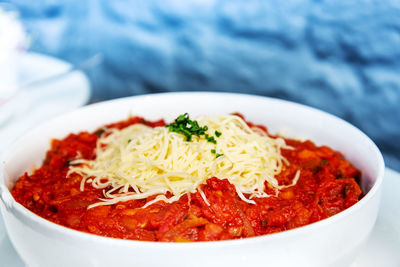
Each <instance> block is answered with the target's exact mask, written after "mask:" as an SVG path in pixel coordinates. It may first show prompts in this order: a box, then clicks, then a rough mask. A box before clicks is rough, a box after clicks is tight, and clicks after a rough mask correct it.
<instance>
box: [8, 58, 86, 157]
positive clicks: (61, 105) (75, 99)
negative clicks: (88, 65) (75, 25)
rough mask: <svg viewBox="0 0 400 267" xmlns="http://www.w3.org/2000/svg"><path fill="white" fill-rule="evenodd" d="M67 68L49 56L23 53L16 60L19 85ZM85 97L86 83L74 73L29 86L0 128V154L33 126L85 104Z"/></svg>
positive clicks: (66, 64) (79, 75)
mask: <svg viewBox="0 0 400 267" xmlns="http://www.w3.org/2000/svg"><path fill="white" fill-rule="evenodd" d="M70 67H71V65H70V64H69V63H67V62H65V61H62V60H59V59H56V58H53V57H49V56H45V55H41V54H37V53H26V54H23V55H22V56H21V58H20V67H19V70H18V72H19V73H18V76H19V84H26V83H28V82H30V81H37V80H40V79H42V78H45V77H49V76H51V75H55V74H58V73H62V72H64V71H66V70H68V69H69V68H70ZM32 89H33V90H32ZM89 96H90V84H89V80H88V79H87V77H86V75H85V74H84V73H83V72H81V71H74V72H72V73H70V74H68V75H66V76H64V77H62V78H60V79H57V80H53V81H51V82H49V83H46V84H42V85H40V87H36V88H35V87H33V86H32V87H30V88H29V90H27V91H26V94H25V95H24V98H23V99H22V97H20V98H21V99H20V101H18V102H17V103H18V106H17V110H18V111H19V112H18V113H17V114H16V115H14V116H13V117H12V118H10V120H9V121H8V122H7V123H6V124H4V125H0V140H1V141H0V151H3V150H4V148H5V147H6V146H8V145H9V144H10V143H12V141H14V140H15V139H16V138H17V137H18V136H20V135H21V134H23V133H24V132H26V131H27V130H29V129H30V128H32V127H34V126H35V125H36V124H38V123H40V122H42V121H44V120H47V119H50V118H51V117H54V116H56V115H59V114H61V113H64V112H67V111H70V110H72V109H75V108H77V107H80V106H82V105H84V104H86V103H87V101H88V99H89ZM27 103H28V104H29V103H31V104H29V105H26V104H27ZM0 153H1V152H0Z"/></svg>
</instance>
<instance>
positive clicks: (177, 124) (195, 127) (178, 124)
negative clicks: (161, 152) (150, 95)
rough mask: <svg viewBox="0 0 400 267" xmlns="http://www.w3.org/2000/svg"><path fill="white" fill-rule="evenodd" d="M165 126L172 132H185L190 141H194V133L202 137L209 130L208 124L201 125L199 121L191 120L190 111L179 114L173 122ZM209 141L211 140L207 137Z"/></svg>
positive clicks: (187, 139)
mask: <svg viewBox="0 0 400 267" xmlns="http://www.w3.org/2000/svg"><path fill="white" fill-rule="evenodd" d="M165 127H168V128H169V131H170V132H176V133H180V134H183V135H184V136H186V141H188V142H190V141H192V136H193V135H195V136H197V137H200V136H201V135H205V132H206V131H207V130H208V127H207V126H203V127H201V126H199V123H198V122H197V121H195V120H191V119H190V118H189V114H188V113H185V114H182V115H179V116H178V118H176V119H175V121H174V122H173V123H171V124H168V125H166V126H165ZM207 136H208V135H207ZM207 141H209V140H208V139H207Z"/></svg>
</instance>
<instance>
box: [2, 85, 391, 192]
mask: <svg viewBox="0 0 400 267" xmlns="http://www.w3.org/2000/svg"><path fill="white" fill-rule="evenodd" d="M185 112H188V113H189V114H190V116H192V117H196V116H200V115H220V114H229V113H232V112H239V113H242V114H243V115H244V116H245V117H246V119H247V120H249V121H251V122H254V123H257V124H262V125H265V126H267V127H268V129H269V130H270V132H271V133H282V134H283V135H284V136H287V137H293V138H300V139H310V140H312V141H314V142H315V143H316V144H318V145H322V144H324V145H328V146H330V147H332V148H333V149H335V150H338V151H340V152H342V153H343V154H344V155H345V157H346V158H347V159H348V160H349V161H350V162H352V163H353V164H354V165H355V166H356V167H357V168H359V169H361V170H362V185H361V186H362V189H363V190H364V192H365V193H366V192H368V191H369V190H370V189H371V188H372V186H373V184H374V182H375V180H376V178H377V177H378V176H379V173H380V172H382V171H383V160H382V156H381V154H380V152H379V150H378V149H377V147H376V146H375V144H374V143H373V142H372V141H371V140H370V139H369V138H368V137H367V136H366V135H365V134H363V133H362V132H361V131H359V130H358V129H357V128H355V127H353V126H352V125H350V124H348V123H346V122H345V121H343V120H341V119H339V118H337V117H334V116H332V115H329V114H327V113H325V112H322V111H318V110H316V109H313V108H310V107H306V106H303V105H299V104H295V103H291V102H287V101H283V100H278V99H271V98H266V97H257V96H250V95H241V94H226V93H201V92H198V93H168V94H155V95H144V96H137V97H129V98H122V99H118V100H112V101H107V102H103V103H99V104H94V105H90V106H87V107H83V108H80V109H78V110H76V111H74V112H71V113H69V114H66V115H63V116H61V117H58V118H55V119H53V120H51V121H48V122H47V123H45V124H42V125H40V126H38V127H37V128H36V129H34V130H32V131H30V132H28V133H26V134H25V135H24V136H23V137H21V138H20V139H19V140H18V141H17V142H15V144H14V145H13V146H12V147H10V148H9V149H8V151H6V152H5V153H4V154H3V160H2V167H3V171H2V173H3V176H2V177H3V179H4V181H2V182H3V183H5V185H6V186H7V187H8V188H9V189H10V188H12V186H13V184H14V183H15V181H16V180H17V179H18V177H20V176H21V175H22V174H23V173H24V172H26V171H28V172H29V171H31V170H32V169H33V168H35V167H38V166H40V164H41V162H42V160H43V159H44V157H45V153H46V151H47V150H48V148H49V145H50V140H51V139H52V138H63V137H65V136H66V135H67V134H69V133H71V132H75V133H76V132H79V131H82V130H87V131H94V130H95V129H97V128H98V127H100V126H102V125H104V124H107V123H109V122H114V121H118V120H122V119H125V118H127V117H128V116H129V115H138V116H143V117H145V118H146V119H150V120H155V119H160V118H164V119H165V120H166V121H172V120H173V119H174V118H175V117H176V116H177V115H179V114H182V113H185Z"/></svg>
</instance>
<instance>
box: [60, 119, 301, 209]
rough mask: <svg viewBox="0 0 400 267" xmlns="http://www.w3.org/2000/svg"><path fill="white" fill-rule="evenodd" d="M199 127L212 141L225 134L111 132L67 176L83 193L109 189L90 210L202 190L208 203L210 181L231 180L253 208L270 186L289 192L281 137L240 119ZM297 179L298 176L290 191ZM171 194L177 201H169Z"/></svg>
mask: <svg viewBox="0 0 400 267" xmlns="http://www.w3.org/2000/svg"><path fill="white" fill-rule="evenodd" d="M197 122H198V123H199V125H206V126H207V127H208V130H207V133H208V134H209V135H210V136H212V135H214V133H218V132H219V133H221V134H218V135H219V136H218V137H217V136H215V140H216V141H217V142H216V143H215V144H214V143H212V142H208V141H207V140H206V139H205V138H204V137H203V136H200V137H198V136H193V137H192V138H191V141H186V140H187V139H186V138H185V136H184V135H182V134H180V133H176V132H171V131H169V129H168V128H167V127H155V128H152V127H148V126H146V125H144V124H134V125H131V126H129V127H127V128H124V129H122V130H119V129H114V128H111V129H107V130H106V132H105V133H104V134H103V135H102V136H101V137H100V138H99V139H98V142H97V148H96V150H95V153H96V159H95V160H84V159H77V160H75V161H74V162H73V166H70V169H69V173H68V174H72V173H77V174H80V175H81V176H82V182H81V190H84V185H85V183H90V184H91V185H92V186H93V187H94V188H99V189H104V191H103V192H104V196H105V198H104V199H101V202H98V203H95V204H93V205H91V206H90V207H89V208H91V207H94V206H98V205H110V204H115V203H118V202H122V201H128V200H132V199H144V198H147V197H149V196H153V195H156V198H155V199H154V200H152V201H149V202H147V203H146V205H145V206H148V205H150V204H152V203H154V202H156V201H160V200H162V201H165V202H169V203H171V202H174V201H177V200H178V199H179V198H180V197H181V196H182V195H184V194H187V193H194V192H196V191H197V190H199V193H200V194H201V196H202V197H203V199H204V200H205V202H206V203H207V204H209V203H208V201H207V199H206V197H205V194H204V193H203V192H202V191H201V189H200V185H201V184H204V183H205V181H206V180H207V179H208V178H211V177H217V178H219V179H225V178H226V179H228V180H229V182H230V183H231V184H233V185H234V186H235V188H236V191H237V193H238V195H239V197H240V198H241V199H242V200H244V201H246V202H248V203H253V204H255V201H254V200H252V198H254V197H267V196H268V195H267V194H266V193H265V192H264V189H265V188H264V183H265V181H267V182H268V183H269V185H270V186H272V187H273V188H275V189H276V190H279V189H281V188H283V187H287V186H280V185H279V183H278V181H277V180H276V179H275V175H277V174H279V173H280V171H281V170H282V167H283V165H284V164H289V163H288V162H287V160H286V159H285V158H284V157H283V156H282V155H281V149H282V148H286V149H290V147H289V146H287V145H286V144H285V141H284V140H283V139H282V138H271V137H269V136H268V135H267V134H266V133H265V132H264V131H262V130H261V129H259V128H250V127H249V126H248V125H247V124H246V122H245V121H243V120H242V119H241V118H240V117H238V116H235V115H227V116H215V117H206V116H204V117H200V118H198V119H197ZM216 155H217V156H216ZM298 178H299V172H298V173H296V175H295V177H294V179H293V182H292V184H291V185H289V186H292V185H294V184H296V182H297V180H298ZM167 192H170V193H172V196H171V197H169V198H167V197H166V195H165V194H166V193H167ZM244 194H248V197H245V195H244Z"/></svg>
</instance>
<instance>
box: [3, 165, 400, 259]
mask: <svg viewBox="0 0 400 267" xmlns="http://www.w3.org/2000/svg"><path fill="white" fill-rule="evenodd" d="M399 193H400V173H397V172H395V171H393V170H391V169H386V172H385V179H384V182H383V191H382V201H381V207H380V210H379V215H378V219H377V222H376V225H375V228H374V230H373V231H372V234H371V236H370V239H369V241H368V243H367V245H366V247H365V248H364V250H363V251H362V252H361V255H359V257H358V258H357V260H356V261H355V262H354V263H353V264H352V265H351V267H376V266H380V267H399V266H400V253H399V251H400V209H399V207H398V206H399V203H400V194H399ZM0 216H1V214H0ZM360 223H362V222H360ZM0 266H8V267H22V266H25V265H24V263H23V262H22V260H21V259H20V258H19V256H18V254H17V252H16V251H15V250H14V248H13V247H12V245H11V243H10V240H9V239H8V237H7V234H6V232H5V229H4V225H3V222H2V220H1V218H0Z"/></svg>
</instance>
